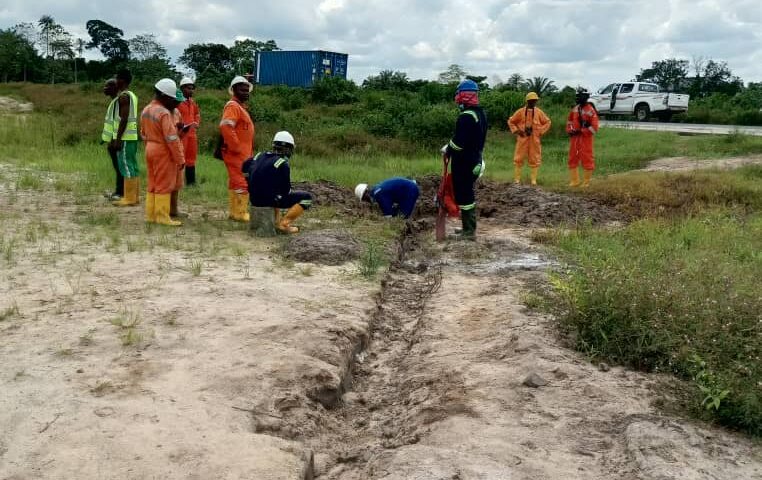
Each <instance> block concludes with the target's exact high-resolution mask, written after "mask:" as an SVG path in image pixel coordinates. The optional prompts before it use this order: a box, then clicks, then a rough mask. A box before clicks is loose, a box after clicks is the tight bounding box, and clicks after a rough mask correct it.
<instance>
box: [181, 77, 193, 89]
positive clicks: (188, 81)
mask: <svg viewBox="0 0 762 480" xmlns="http://www.w3.org/2000/svg"><path fill="white" fill-rule="evenodd" d="M195 84H196V83H195V82H194V81H193V79H192V78H190V77H183V79H182V80H180V86H181V87H182V86H185V85H195Z"/></svg>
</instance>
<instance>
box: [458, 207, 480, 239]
mask: <svg viewBox="0 0 762 480" xmlns="http://www.w3.org/2000/svg"><path fill="white" fill-rule="evenodd" d="M460 221H461V224H462V225H463V230H462V232H461V235H462V236H463V238H465V239H468V240H475V239H476V209H475V208H472V209H471V210H461V211H460Z"/></svg>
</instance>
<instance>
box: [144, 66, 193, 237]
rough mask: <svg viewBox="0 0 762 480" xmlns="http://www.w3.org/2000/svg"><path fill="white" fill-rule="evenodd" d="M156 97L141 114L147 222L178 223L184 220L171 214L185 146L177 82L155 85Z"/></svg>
mask: <svg viewBox="0 0 762 480" xmlns="http://www.w3.org/2000/svg"><path fill="white" fill-rule="evenodd" d="M154 89H155V93H154V99H153V100H152V101H151V103H149V104H148V105H147V106H146V107H145V108H144V109H143V113H142V114H141V116H140V133H141V136H142V137H143V140H144V141H145V144H146V170H147V171H148V193H147V194H146V221H147V222H151V223H159V224H162V225H172V226H178V225H182V223H181V222H178V221H175V220H172V219H171V218H170V216H169V210H170V203H171V196H172V192H174V191H175V188H176V183H177V177H178V171H180V170H182V169H183V167H184V165H185V158H184V156H183V145H182V143H181V142H180V136H179V135H178V132H177V125H176V123H175V122H176V118H175V116H174V110H175V109H176V108H177V105H178V104H179V103H180V102H179V101H178V95H177V92H178V90H177V85H176V84H175V81H174V80H172V79H169V78H163V79H161V80H159V81H158V82H156V85H155V86H154Z"/></svg>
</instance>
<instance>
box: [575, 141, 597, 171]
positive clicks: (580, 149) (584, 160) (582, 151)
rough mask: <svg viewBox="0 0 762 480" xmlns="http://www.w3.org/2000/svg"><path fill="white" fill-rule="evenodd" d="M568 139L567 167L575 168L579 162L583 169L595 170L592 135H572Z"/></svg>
mask: <svg viewBox="0 0 762 480" xmlns="http://www.w3.org/2000/svg"><path fill="white" fill-rule="evenodd" d="M569 140H570V141H569V168H577V167H578V166H579V164H580V163H581V164H582V168H584V169H585V170H595V159H594V157H593V137H592V136H590V135H574V136H572V137H570V139H569Z"/></svg>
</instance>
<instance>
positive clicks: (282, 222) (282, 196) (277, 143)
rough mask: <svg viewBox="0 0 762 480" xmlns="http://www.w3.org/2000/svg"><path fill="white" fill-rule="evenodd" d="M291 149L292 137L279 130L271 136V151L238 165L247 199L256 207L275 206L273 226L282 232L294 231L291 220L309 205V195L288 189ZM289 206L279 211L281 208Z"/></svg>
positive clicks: (289, 184) (295, 231) (292, 147)
mask: <svg viewBox="0 0 762 480" xmlns="http://www.w3.org/2000/svg"><path fill="white" fill-rule="evenodd" d="M293 153H294V137H293V136H292V135H291V134H290V133H288V132H285V131H283V132H278V133H276V134H275V136H274V137H273V146H272V150H271V151H267V152H260V153H258V154H257V155H256V156H255V157H254V158H250V159H248V160H246V161H245V162H244V164H243V166H242V167H241V170H242V171H243V176H244V178H246V182H247V183H248V187H249V201H250V202H251V204H252V205H253V206H255V207H273V208H275V212H276V214H275V219H274V222H273V223H274V224H275V228H276V229H278V231H279V232H281V233H297V232H298V231H299V229H298V228H297V227H295V226H292V225H291V222H293V221H294V220H296V219H297V218H299V217H300V216H301V215H302V213H304V211H305V210H307V209H308V208H310V206H311V205H312V195H310V194H309V193H307V192H301V191H298V190H291V167H290V166H289V164H288V161H289V159H290V158H291V156H292V155H293ZM286 208H287V209H288V211H287V212H286V214H285V215H282V216H281V215H280V210H281V209H286Z"/></svg>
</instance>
